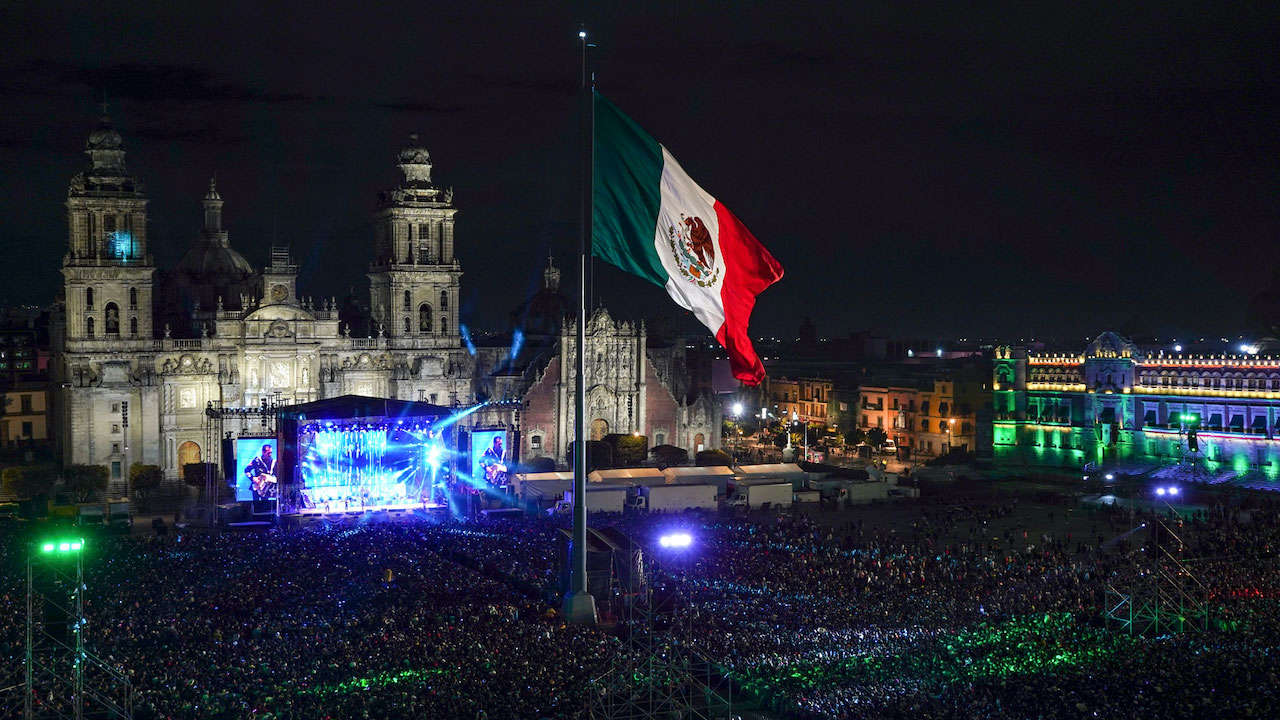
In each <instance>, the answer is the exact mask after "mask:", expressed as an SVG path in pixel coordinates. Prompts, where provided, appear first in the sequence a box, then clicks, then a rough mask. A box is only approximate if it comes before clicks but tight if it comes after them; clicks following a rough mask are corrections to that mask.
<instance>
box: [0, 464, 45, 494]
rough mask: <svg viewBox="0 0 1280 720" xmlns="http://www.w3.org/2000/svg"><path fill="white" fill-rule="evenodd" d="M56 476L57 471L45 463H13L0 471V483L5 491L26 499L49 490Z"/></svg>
mask: <svg viewBox="0 0 1280 720" xmlns="http://www.w3.org/2000/svg"><path fill="white" fill-rule="evenodd" d="M56 477H57V473H55V472H54V470H53V468H52V467H49V466H47V465H15V466H13V467H7V468H5V469H4V471H3V473H0V483H3V485H4V491H5V492H6V493H8V494H10V495H16V496H17V497H19V498H21V499H23V500H26V499H29V498H33V497H36V496H37V495H43V494H45V493H47V492H49V490H51V489H52V488H53V481H54V478H56Z"/></svg>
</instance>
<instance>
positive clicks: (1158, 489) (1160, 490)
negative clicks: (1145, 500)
mask: <svg viewBox="0 0 1280 720" xmlns="http://www.w3.org/2000/svg"><path fill="white" fill-rule="evenodd" d="M1156 494H1157V495H1162V496H1163V495H1164V488H1162V487H1158V488H1156Z"/></svg>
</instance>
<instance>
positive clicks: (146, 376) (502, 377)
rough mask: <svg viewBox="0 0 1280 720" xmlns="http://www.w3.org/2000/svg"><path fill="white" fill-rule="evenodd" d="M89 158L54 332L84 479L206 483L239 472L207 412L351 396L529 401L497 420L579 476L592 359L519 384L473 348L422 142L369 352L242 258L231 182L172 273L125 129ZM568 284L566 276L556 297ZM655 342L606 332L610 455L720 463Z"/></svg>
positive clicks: (565, 347)
mask: <svg viewBox="0 0 1280 720" xmlns="http://www.w3.org/2000/svg"><path fill="white" fill-rule="evenodd" d="M86 154H87V155H88V157H89V164H88V167H87V168H86V169H85V171H84V172H82V173H80V174H78V175H76V176H75V177H74V178H73V179H72V181H71V185H70V190H69V192H68V197H67V203H66V204H67V210H68V249H67V253H66V255H65V257H64V258H63V263H62V274H63V278H64V284H63V297H62V303H61V307H60V308H59V310H58V312H57V313H56V317H55V318H54V320H53V321H52V328H51V343H52V345H53V352H54V354H53V358H52V360H51V362H50V376H51V381H52V383H53V386H54V387H55V388H56V389H57V392H55V393H54V397H53V398H52V400H53V407H52V414H53V417H54V418H55V421H54V422H55V423H56V427H57V430H56V432H54V433H53V434H54V435H55V437H56V438H57V439H58V440H59V444H60V452H61V456H62V459H63V461H64V462H65V463H87V464H97V465H105V466H107V467H108V468H109V469H110V474H111V477H112V479H113V480H116V481H121V480H123V479H124V478H126V477H127V473H128V467H129V466H130V465H131V464H132V463H137V462H141V463H147V464H156V465H159V466H161V467H162V468H163V469H164V471H165V473H166V475H167V476H168V477H170V478H176V477H178V475H179V473H180V472H181V468H182V467H183V466H184V465H186V464H189V463H195V462H201V461H213V462H217V461H218V460H219V458H218V457H217V456H218V453H217V452H214V451H215V449H216V445H217V443H218V442H219V440H220V438H219V437H217V435H216V434H215V433H214V432H212V431H211V426H210V421H209V420H208V416H207V414H206V409H207V408H209V407H223V408H254V407H261V406H263V405H264V404H290V403H301V402H307V401H311V400H316V399H321V398H329V397H335V396H339V395H344V394H359V395H370V396H379V397H390V398H396V399H402V400H422V401H427V402H431V403H436V404H441V405H450V406H458V407H462V406H466V405H470V404H472V403H473V402H474V401H475V400H476V399H477V397H480V398H490V397H505V398H522V397H526V395H527V399H526V402H525V403H524V404H525V405H526V406H527V411H525V412H523V413H522V412H520V411H518V410H517V411H506V412H507V414H506V415H505V416H503V417H500V418H489V419H490V420H491V421H494V422H503V423H509V424H511V425H513V426H514V427H516V428H517V429H521V425H522V416H523V418H527V419H528V420H529V422H531V423H533V424H532V425H530V426H529V427H528V428H527V429H525V430H524V432H523V433H522V436H523V437H524V438H525V441H524V442H525V443H526V450H527V452H528V454H530V455H534V456H537V455H549V456H552V457H555V458H557V460H558V461H560V462H563V458H564V454H565V450H566V448H567V438H570V437H572V433H573V425H572V413H571V408H572V407H573V400H572V387H573V383H572V374H571V373H569V374H567V375H566V372H567V371H566V369H565V368H571V367H572V365H571V364H569V365H564V364H563V363H562V362H561V361H560V359H561V358H565V357H569V358H571V357H572V353H573V352H574V348H573V332H572V330H571V329H570V328H569V326H567V325H565V326H564V329H561V330H558V331H557V332H558V335H557V336H556V337H558V341H557V343H556V344H555V351H554V352H551V353H545V354H543V355H541V356H538V357H539V363H534V364H529V365H527V366H526V367H524V368H515V369H513V368H514V366H513V364H512V363H511V362H506V363H498V362H496V361H495V358H497V357H499V356H501V355H502V354H503V353H504V352H506V349H502V350H501V351H499V350H495V349H493V348H480V349H477V348H475V347H474V346H472V345H471V343H470V341H467V342H465V343H464V341H463V339H462V334H461V332H460V328H459V323H458V317H457V311H458V298H459V292H460V287H461V285H460V283H461V277H462V267H461V263H460V262H459V260H458V258H457V257H456V256H455V252H454V250H455V240H454V218H455V215H456V214H457V209H456V208H455V206H454V204H453V191H452V190H451V189H442V188H440V187H437V186H436V185H435V184H434V183H433V181H432V177H431V171H432V165H431V158H430V154H429V153H428V152H427V150H426V149H425V148H423V147H420V146H418V145H417V144H416V142H415V144H414V145H412V146H411V147H409V148H406V149H405V150H404V151H402V152H401V153H400V155H399V162H398V165H397V166H398V168H399V170H400V173H401V180H400V182H399V183H398V184H397V186H396V187H395V188H393V189H391V190H388V191H385V192H383V193H380V195H379V202H378V207H377V210H376V212H375V214H374V218H373V227H374V233H373V234H374V237H373V243H372V257H371V258H370V260H371V262H370V266H369V273H368V278H369V284H370V297H369V317H368V318H363V319H362V322H361V324H362V325H365V326H367V327H368V328H369V329H370V332H369V333H368V334H367V336H365V337H353V336H352V334H351V331H350V326H349V324H348V322H345V321H344V320H343V319H340V317H339V308H338V306H337V305H338V304H337V302H336V300H335V299H333V298H328V299H326V298H313V297H309V296H306V295H303V294H301V293H300V292H299V288H298V284H297V267H296V266H295V265H294V264H293V262H292V260H291V258H290V254H289V251H288V249H287V248H285V247H276V248H273V249H272V251H271V259H270V263H269V264H268V265H267V266H266V267H264V268H262V269H261V270H255V269H254V268H253V267H252V266H251V265H250V264H249V263H248V262H247V261H246V260H245V258H244V257H243V256H241V255H240V254H239V253H238V252H236V251H235V249H234V248H233V247H232V243H231V239H232V235H231V233H230V231H229V230H228V228H227V227H226V226H225V225H224V223H223V208H224V204H225V202H227V201H226V200H224V198H223V194H222V193H223V192H227V191H228V189H227V188H223V189H221V190H220V189H219V188H218V187H217V184H216V182H214V181H212V180H211V181H210V183H209V189H208V192H207V193H206V195H205V197H204V201H203V209H204V213H203V223H202V224H203V229H202V231H201V232H200V234H199V235H198V236H197V237H196V239H195V240H194V242H193V243H192V244H191V246H190V248H189V250H188V251H187V253H186V255H185V256H184V257H183V259H182V260H181V261H180V262H179V263H178V265H177V266H176V267H175V268H174V269H173V270H172V271H166V272H159V271H158V269H157V268H156V266H155V265H154V263H153V261H152V255H151V252H150V247H149V245H148V236H147V203H148V198H147V195H146V192H145V189H144V187H143V185H142V184H141V183H140V182H139V181H138V180H137V179H136V178H135V177H134V176H133V175H132V174H131V173H130V172H129V171H128V169H127V168H126V164H125V150H124V143H123V141H122V139H121V136H120V134H119V133H118V132H117V131H116V130H115V129H114V128H113V127H112V126H111V124H110V122H109V121H108V120H107V119H106V118H104V119H103V121H102V122H101V123H100V125H99V126H98V127H97V128H96V129H95V130H94V131H93V133H92V134H91V135H90V137H89V141H88V145H87V150H86ZM232 199H233V198H232ZM558 281H559V272H558V271H557V270H555V269H554V268H553V267H549V268H548V271H547V274H546V283H547V284H548V287H549V288H550V289H551V290H553V291H554V290H555V289H556V288H557V287H558ZM544 300H545V298H544ZM545 305H546V303H545V302H543V303H542V304H541V305H540V307H542V306H545ZM544 309H545V308H544ZM646 342H647V339H646V334H645V331H644V326H643V324H641V325H639V326H636V325H633V324H631V323H628V322H616V321H614V320H613V319H611V318H610V317H609V316H608V314H607V313H605V312H604V311H603V310H600V311H597V312H596V314H595V315H593V317H592V319H591V324H590V326H589V328H588V356H587V360H588V369H589V373H590V385H589V389H588V393H589V397H588V407H590V408H591V415H590V417H591V424H592V427H591V432H592V435H593V436H595V435H600V434H602V433H610V432H641V433H644V434H649V435H650V437H651V441H650V442H651V444H661V443H664V442H666V443H684V444H685V446H686V447H689V448H690V449H694V448H696V446H697V445H698V444H704V445H706V446H708V447H712V446H716V445H718V440H719V415H718V413H717V412H714V409H713V408H711V407H708V406H707V405H706V404H704V403H702V402H700V401H694V402H689V401H687V399H686V397H684V396H683V395H682V394H681V393H679V392H673V390H676V389H678V387H677V386H679V385H680V384H681V383H685V384H687V379H683V378H673V377H671V376H670V375H668V376H666V377H664V376H663V372H664V370H663V367H664V366H663V365H662V363H654V362H653V361H652V359H651V358H653V357H654V356H653V353H652V352H651V351H650V350H649V349H647V347H646ZM511 354H512V356H514V355H515V353H511ZM528 355H531V354H527V356H528ZM526 371H527V372H526ZM667 371H668V372H670V373H675V374H677V375H679V374H680V373H681V372H683V368H680V367H669V368H668V370H667ZM254 422H261V421H260V419H259V420H255V418H254V417H253V416H251V415H249V414H246V415H245V417H243V418H241V419H239V420H236V419H233V420H232V421H231V422H230V423H229V424H226V425H224V426H221V427H219V430H222V431H225V432H231V433H237V432H253V431H254V430H255V428H254V427H253V423H254ZM535 443H536V445H535ZM114 489H115V490H117V491H119V490H121V489H123V488H122V487H121V484H120V483H118V484H117V485H116V486H115V487H114Z"/></svg>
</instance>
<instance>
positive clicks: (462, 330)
mask: <svg viewBox="0 0 1280 720" xmlns="http://www.w3.org/2000/svg"><path fill="white" fill-rule="evenodd" d="M458 334H460V335H462V342H463V344H464V345H466V346H467V352H469V353H471V354H472V355H475V354H476V344H475V343H473V342H471V330H469V329H468V328H467V326H466V325H463V324H459V325H458Z"/></svg>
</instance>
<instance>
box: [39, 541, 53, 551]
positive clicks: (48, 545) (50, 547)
mask: <svg viewBox="0 0 1280 720" xmlns="http://www.w3.org/2000/svg"><path fill="white" fill-rule="evenodd" d="M40 549H41V550H43V551H45V552H53V543H45V544H44V545H43V546H41V547H40Z"/></svg>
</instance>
